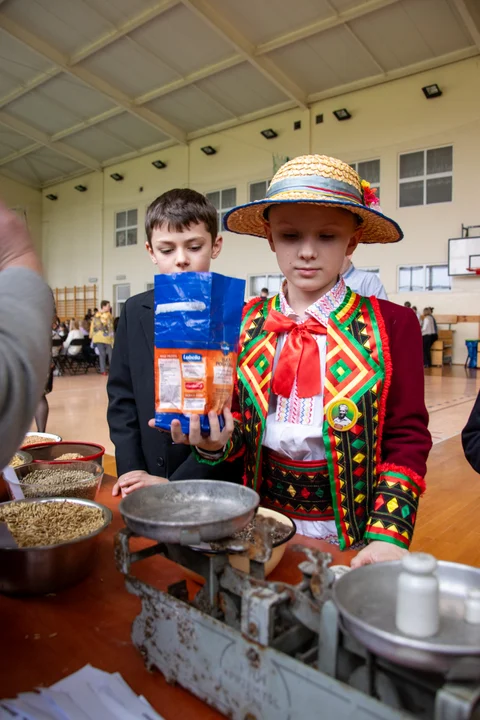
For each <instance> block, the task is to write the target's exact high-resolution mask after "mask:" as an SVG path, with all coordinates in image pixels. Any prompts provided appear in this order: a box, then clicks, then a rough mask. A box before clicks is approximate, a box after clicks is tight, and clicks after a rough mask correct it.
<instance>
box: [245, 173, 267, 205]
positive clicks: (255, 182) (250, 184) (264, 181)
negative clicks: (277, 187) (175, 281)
mask: <svg viewBox="0 0 480 720" xmlns="http://www.w3.org/2000/svg"><path fill="white" fill-rule="evenodd" d="M271 182H272V178H269V179H268V180H265V179H264V178H262V179H261V180H252V181H251V182H249V183H248V202H259V201H258V200H252V199H251V196H250V188H251V187H252V185H258V184H259V183H265V194H264V196H263V197H265V196H266V194H267V190H268V186H269V185H270V183H271Z"/></svg>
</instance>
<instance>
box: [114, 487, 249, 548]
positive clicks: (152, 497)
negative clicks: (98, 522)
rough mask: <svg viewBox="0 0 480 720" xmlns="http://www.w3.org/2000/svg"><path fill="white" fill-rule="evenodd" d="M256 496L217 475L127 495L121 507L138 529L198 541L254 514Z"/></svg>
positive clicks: (239, 525)
mask: <svg viewBox="0 0 480 720" xmlns="http://www.w3.org/2000/svg"><path fill="white" fill-rule="evenodd" d="M259 502H260V498H259V496H258V494H257V493H256V492H255V491H254V490H251V489H250V488H247V487H244V486H243V485H235V484H234V483H228V482H222V481H220V480H180V481H176V482H172V483H165V484H163V485H151V486H150V487H145V488H141V489H140V490H137V491H136V492H134V493H132V494H131V495H127V497H125V498H124V499H123V500H122V502H121V503H120V513H121V514H122V517H123V519H124V520H125V524H126V525H127V527H128V528H129V529H130V530H131V531H132V532H134V533H136V534H137V535H141V536H142V537H146V538H151V539H152V540H157V541H159V542H164V543H177V544H180V545H199V544H200V543H202V542H206V543H208V542H211V541H214V540H221V539H222V538H226V537H229V536H230V535H233V534H234V533H236V532H238V531H239V530H243V528H244V527H246V526H247V525H248V523H249V522H250V521H251V520H252V519H253V516H254V515H255V511H256V509H257V507H258V504H259Z"/></svg>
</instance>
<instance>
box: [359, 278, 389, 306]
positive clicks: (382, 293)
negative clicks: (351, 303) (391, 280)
mask: <svg viewBox="0 0 480 720" xmlns="http://www.w3.org/2000/svg"><path fill="white" fill-rule="evenodd" d="M368 275H369V276H370V277H368V278H366V282H365V286H366V287H367V288H368V292H365V293H364V295H365V296H366V297H371V296H372V295H374V296H375V297H377V298H379V299H380V300H388V295H387V292H386V290H385V288H384V287H383V283H382V281H381V280H380V278H379V277H378V275H375V273H368Z"/></svg>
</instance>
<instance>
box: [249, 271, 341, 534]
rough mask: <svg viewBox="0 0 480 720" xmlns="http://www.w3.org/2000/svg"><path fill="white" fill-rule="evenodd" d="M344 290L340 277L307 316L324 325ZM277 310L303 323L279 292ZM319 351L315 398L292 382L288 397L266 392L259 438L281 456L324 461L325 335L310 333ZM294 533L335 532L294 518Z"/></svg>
mask: <svg viewBox="0 0 480 720" xmlns="http://www.w3.org/2000/svg"><path fill="white" fill-rule="evenodd" d="M346 292H347V288H346V285H345V283H344V281H343V279H342V278H340V279H339V281H338V282H337V284H336V285H335V286H334V287H333V288H332V289H331V290H330V291H329V292H328V293H326V294H325V295H323V296H322V297H321V298H319V299H318V300H317V301H316V302H315V303H313V305H311V306H310V307H309V308H308V309H307V310H306V311H305V314H306V315H307V316H310V317H313V318H315V319H316V320H318V322H319V323H321V324H322V325H324V326H325V327H327V325H328V318H329V316H330V314H331V313H332V312H333V311H334V310H336V309H337V308H338V307H339V306H340V305H341V304H342V302H343V301H344V299H345V295H346ZM280 309H281V312H282V313H283V314H285V315H287V316H288V317H290V318H292V319H293V320H295V322H297V323H301V322H304V320H302V318H300V317H299V316H298V315H297V314H296V313H295V312H294V311H293V310H292V308H291V307H290V306H289V304H288V302H287V299H286V297H285V295H284V293H283V292H281V293H280ZM313 337H314V338H315V340H316V342H317V344H318V349H319V352H320V367H321V375H322V387H321V388H320V393H319V394H318V395H316V396H315V397H310V398H299V397H298V392H297V384H296V382H295V383H294V386H293V389H292V393H291V395H290V397H289V398H283V397H281V396H278V395H274V394H273V393H272V394H271V395H270V403H269V408H268V416H267V422H266V427H265V435H264V438H263V445H264V447H267V448H269V449H270V450H273V451H274V452H277V453H279V454H280V455H284V456H285V457H288V458H289V459H291V460H296V461H300V462H302V461H303V462H307V461H309V460H325V445H324V442H323V436H322V426H323V419H324V417H323V415H324V413H323V378H324V375H325V367H326V346H327V339H326V336H325V335H314V336H313ZM285 339H286V334H285V333H283V334H282V335H279V337H278V341H277V349H276V353H275V359H274V363H273V374H275V369H276V366H277V364H278V360H279V357H280V353H281V351H282V349H283V346H284V343H285ZM295 524H296V525H297V532H298V533H299V534H300V535H307V536H309V537H314V538H326V537H331V536H336V535H337V530H336V525H335V522H333V521H319V520H295Z"/></svg>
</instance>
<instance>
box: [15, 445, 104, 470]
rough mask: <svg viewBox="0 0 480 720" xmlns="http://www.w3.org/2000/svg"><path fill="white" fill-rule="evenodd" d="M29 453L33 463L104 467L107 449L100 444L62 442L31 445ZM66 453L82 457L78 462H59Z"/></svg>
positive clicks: (71, 460)
mask: <svg viewBox="0 0 480 720" xmlns="http://www.w3.org/2000/svg"><path fill="white" fill-rule="evenodd" d="M28 452H29V453H30V454H31V456H32V458H33V462H43V463H55V464H59V463H71V462H96V463H98V464H99V465H102V466H103V456H104V455H105V448H104V447H103V445H98V443H90V442H78V441H70V440H62V442H52V443H41V444H40V443H39V444H38V445H29V446H28ZM66 453H77V454H78V455H80V456H81V457H79V458H77V459H76V460H73V459H70V460H59V459H58V458H59V457H61V456H62V455H65V454H66Z"/></svg>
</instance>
